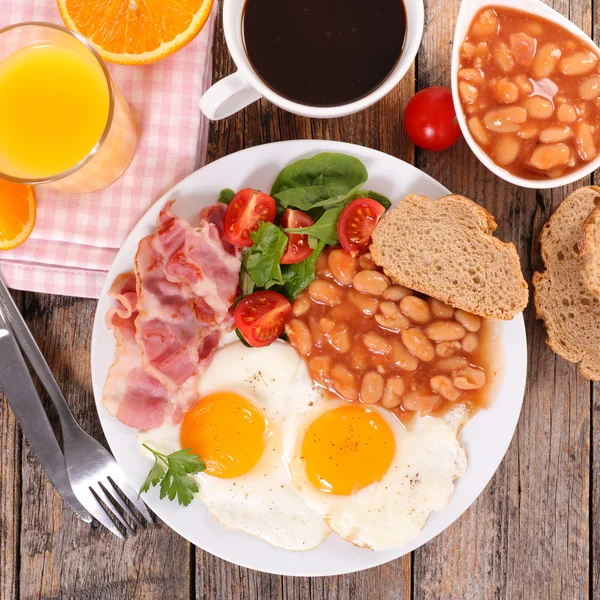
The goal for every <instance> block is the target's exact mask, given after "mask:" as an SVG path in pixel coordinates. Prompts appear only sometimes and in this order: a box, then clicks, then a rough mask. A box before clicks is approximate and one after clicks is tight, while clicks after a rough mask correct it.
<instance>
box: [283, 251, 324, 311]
mask: <svg viewBox="0 0 600 600" xmlns="http://www.w3.org/2000/svg"><path fill="white" fill-rule="evenodd" d="M325 245H326V244H325V242H323V241H321V242H319V243H318V245H317V247H316V248H315V250H313V253H312V254H311V255H310V256H309V257H308V258H306V259H304V260H303V261H302V262H299V263H296V264H295V265H283V268H282V269H281V270H282V273H283V279H284V284H283V292H284V294H285V295H286V296H287V297H288V298H289V299H290V300H293V299H294V298H295V297H296V296H297V295H298V294H299V293H300V292H301V291H302V290H304V289H306V288H307V287H308V285H309V284H310V282H311V281H312V280H313V279H314V278H315V263H316V262H317V258H319V256H320V254H321V252H323V248H325Z"/></svg>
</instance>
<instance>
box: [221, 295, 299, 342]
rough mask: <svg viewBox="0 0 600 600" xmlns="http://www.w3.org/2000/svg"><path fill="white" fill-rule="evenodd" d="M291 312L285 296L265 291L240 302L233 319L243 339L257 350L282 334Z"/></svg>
mask: <svg viewBox="0 0 600 600" xmlns="http://www.w3.org/2000/svg"><path fill="white" fill-rule="evenodd" d="M291 312H292V305H291V304H290V303H289V301H288V299H287V298H286V297H285V296H282V295H281V294H279V293H277V292H273V291H270V290H266V291H264V292H254V293H253V294H250V295H249V296H246V297H245V298H244V299H243V300H241V301H240V302H239V304H238V305H237V306H236V307H235V311H234V313H233V317H234V319H235V324H236V326H237V328H238V329H239V330H240V332H241V334H242V335H243V336H244V339H245V340H246V341H247V342H248V343H249V344H250V345H251V346H254V347H255V348H259V347H261V346H268V345H269V344H271V343H272V342H274V341H275V340H276V339H277V338H278V337H279V336H280V335H281V334H282V332H283V328H284V327H285V324H286V322H287V320H288V317H289V316H290V314H291Z"/></svg>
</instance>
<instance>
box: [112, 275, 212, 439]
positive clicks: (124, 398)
mask: <svg viewBox="0 0 600 600" xmlns="http://www.w3.org/2000/svg"><path fill="white" fill-rule="evenodd" d="M132 285H133V289H134V290H135V275H134V274H133V273H124V274H122V275H119V277H117V279H116V280H115V282H114V284H113V286H112V287H111V289H110V291H109V295H110V296H111V297H113V298H115V299H116V300H117V301H118V302H119V304H118V306H116V307H115V308H112V309H111V310H110V311H109V312H108V313H107V315H106V324H107V326H108V328H109V329H112V330H113V334H114V336H115V340H116V342H117V345H116V353H117V355H116V359H115V362H114V363H113V365H112V366H111V367H110V369H109V372H108V377H107V379H106V382H105V384H104V393H103V397H102V403H103V405H104V408H106V410H107V411H108V412H109V413H110V414H111V415H113V416H115V417H116V418H117V419H119V421H121V422H122V423H124V424H125V425H127V426H129V427H133V428H135V429H144V430H146V429H155V428H156V427H160V426H161V425H162V424H163V423H164V422H169V423H174V424H177V423H179V422H181V419H182V418H183V415H184V413H185V412H187V411H188V410H189V409H190V408H191V407H192V406H193V405H194V404H195V402H196V400H197V384H198V382H197V379H196V378H190V379H189V380H188V381H186V382H185V384H184V385H183V386H180V387H179V388H178V389H177V390H175V391H169V390H168V389H167V388H166V387H165V386H164V385H163V384H162V383H161V382H160V381H159V380H158V379H157V378H156V377H154V376H153V375H151V374H150V373H148V372H147V371H146V370H145V369H144V368H143V367H142V352H141V348H140V346H139V345H138V344H137V342H136V339H135V319H136V318H137V316H138V312H137V310H136V302H137V295H136V293H135V291H131V290H132ZM207 339H208V338H207ZM211 356H212V355H211ZM205 359H206V357H205Z"/></svg>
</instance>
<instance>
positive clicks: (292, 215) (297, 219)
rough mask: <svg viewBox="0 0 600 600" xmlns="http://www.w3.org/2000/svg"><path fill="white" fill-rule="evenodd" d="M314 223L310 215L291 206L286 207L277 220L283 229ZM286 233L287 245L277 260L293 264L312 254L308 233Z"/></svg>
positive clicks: (307, 225) (283, 263)
mask: <svg viewBox="0 0 600 600" xmlns="http://www.w3.org/2000/svg"><path fill="white" fill-rule="evenodd" d="M314 223H315V222H314V221H313V219H312V218H311V216H310V215H307V214H306V213H305V212H302V211H301V210H294V209H293V208H286V209H285V210H284V211H283V214H282V215H281V221H280V222H279V224H280V225H281V227H282V228H283V229H295V228H296V227H310V226H311V225H314ZM286 235H287V236H288V245H287V247H286V249H285V254H284V255H283V256H282V257H281V260H280V261H279V262H280V263H281V264H282V265H293V264H294V263H299V262H302V261H303V260H304V259H305V258H308V257H309V256H310V255H311V254H312V251H313V249H312V248H311V247H310V246H309V245H308V235H304V234H302V233H286Z"/></svg>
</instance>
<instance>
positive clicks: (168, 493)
mask: <svg viewBox="0 0 600 600" xmlns="http://www.w3.org/2000/svg"><path fill="white" fill-rule="evenodd" d="M143 446H144V448H146V449H147V450H149V451H150V452H152V454H153V455H154V465H153V466H152V469H150V473H148V477H146V480H145V481H144V483H143V484H142V487H141V488H140V492H139V495H142V494H143V493H144V492H147V491H148V490H149V489H150V487H151V486H152V487H154V486H156V485H158V484H159V483H160V498H161V500H162V499H163V498H165V497H168V498H169V500H174V499H175V497H177V501H178V502H179V504H181V505H183V506H188V504H189V503H190V502H191V501H192V500H193V498H194V494H195V493H196V492H198V490H199V488H198V484H197V483H196V482H195V481H194V480H193V479H192V478H191V477H190V475H194V474H195V473H201V472H202V471H204V470H205V469H206V465H205V464H204V462H203V461H202V459H201V458H200V456H198V455H197V454H192V452H191V450H190V449H189V448H185V449H183V450H177V452H172V453H171V454H168V455H167V454H162V453H161V452H158V451H157V450H153V449H152V448H150V446H147V445H146V444H143ZM161 463H162V464H161ZM165 466H166V467H167V468H166V469H165Z"/></svg>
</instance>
